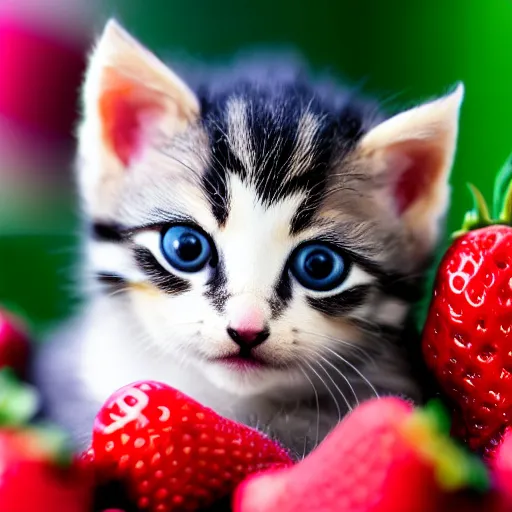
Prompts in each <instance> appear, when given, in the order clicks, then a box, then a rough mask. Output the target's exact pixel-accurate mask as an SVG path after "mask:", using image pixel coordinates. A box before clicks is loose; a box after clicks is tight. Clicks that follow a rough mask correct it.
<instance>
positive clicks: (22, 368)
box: [0, 309, 30, 376]
mask: <svg viewBox="0 0 512 512" xmlns="http://www.w3.org/2000/svg"><path fill="white" fill-rule="evenodd" d="M29 353H30V343H29V337H28V334H27V332H26V330H25V328H24V326H23V325H22V323H21V321H20V320H19V319H18V318H15V317H14V316H13V315H12V314H10V313H8V312H7V311H5V310H2V309H0V369H1V368H5V367H10V368H13V369H14V370H15V371H16V373H17V374H18V375H20V376H24V375H25V373H26V370H27V364H28V359H29Z"/></svg>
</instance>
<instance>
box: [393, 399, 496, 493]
mask: <svg viewBox="0 0 512 512" xmlns="http://www.w3.org/2000/svg"><path fill="white" fill-rule="evenodd" d="M401 432H402V435H404V437H405V438H406V439H407V440H408V441H409V443H410V444H411V446H412V447H413V448H414V450H415V451H416V452H417V453H418V454H419V456H420V457H422V458H423V459H424V460H425V461H427V462H428V463H429V464H431V465H432V466H433V468H434V474H435V478H436V480H437V483H438V485H439V486H440V487H441V489H444V490H445V491H450V492H451V491H458V490H461V489H473V490H476V491H479V492H485V491H487V490H488V489H489V488H490V476H489V473H488V470H487V468H486V466H485V464H484V463H483V462H482V461H481V460H480V459H479V458H478V457H476V456H475V455H473V454H471V453H470V452H468V451H466V450H465V449H464V448H463V447H462V446H459V445H457V444H456V443H455V441H454V440H453V439H452V438H451V437H450V435H449V432H450V419H449V416H448V413H447V412H446V409H445V408H444V406H443V405H442V404H441V402H440V401H438V400H432V401H431V402H429V403H428V404H427V405H426V406H425V407H424V408H423V409H417V410H415V411H414V412H413V413H412V414H411V415H410V416H409V417H408V419H407V420H406V421H405V422H404V424H403V425H402V427H401Z"/></svg>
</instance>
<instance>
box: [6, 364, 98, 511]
mask: <svg viewBox="0 0 512 512" xmlns="http://www.w3.org/2000/svg"><path fill="white" fill-rule="evenodd" d="M37 403H38V400H37V396H36V393H35V390H34V389H33V388H30V387H28V386H21V385H20V384H19V383H18V382H17V381H16V380H15V378H14V377H13V372H10V371H6V370H3V371H2V372H0V510H1V511H2V512H4V511H5V512H34V511H36V510H37V512H90V510H91V509H90V507H91V505H92V496H93V492H92V491H93V488H92V484H93V479H92V474H91V471H90V470H89V469H88V468H87V467H85V466H82V465H81V464H79V463H78V462H75V461H73V459H72V458H71V457H70V456H69V452H67V451H66V450H65V440H64V437H63V436H62V434H61V433H60V432H58V431H57V430H55V429H51V428H49V427H44V428H42V427H35V426H27V424H26V422H27V421H28V420H29V419H31V417H32V415H33V413H34V412H35V409H36V406H37Z"/></svg>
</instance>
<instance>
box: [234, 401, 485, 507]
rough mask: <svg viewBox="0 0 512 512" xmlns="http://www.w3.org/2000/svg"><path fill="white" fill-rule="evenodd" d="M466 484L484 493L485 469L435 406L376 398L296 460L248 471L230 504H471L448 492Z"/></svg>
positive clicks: (454, 505) (333, 505)
mask: <svg viewBox="0 0 512 512" xmlns="http://www.w3.org/2000/svg"><path fill="white" fill-rule="evenodd" d="M467 487H475V488H477V489H479V490H480V491H485V490H486V489H487V487H488V475H487V471H486V469H485V467H484V466H483V465H482V464H481V463H480V462H479V461H478V460H477V459H476V458H474V457H473V456H470V455H468V454H466V453H465V452H464V451H463V450H461V449H460V448H458V447H457V446H455V445H454V444H453V442H452V441H451V440H450V438H449V437H448V436H447V433H446V425H445V422H444V421H440V420H439V416H438V415H437V412H436V410H435V409H432V408H431V409H425V410H423V411H413V409H412V408H411V406H410V405H409V404H408V403H407V402H404V401H403V400H400V399H398V398H382V399H374V400H370V401H367V402H366V403H363V404H362V405H360V406H359V407H358V408H356V409H355V410H354V412H353V413H351V414H350V415H349V416H347V417H346V418H345V420H344V421H343V422H342V423H341V424H340V425H338V426H337V427H336V428H335V429H334V430H333V431H332V432H331V434H330V435H329V436H327V437H326V439H325V440H324V441H323V443H322V444H321V445H320V446H319V447H318V448H317V449H316V450H315V451H313V452H312V453H311V454H310V455H309V456H308V457H306V458H305V459H304V460H302V461H301V462H299V463H298V464H297V465H295V466H293V467H290V468H285V469H281V470H270V471H268V472H265V473H263V474H260V475H255V476H250V477H248V478H247V479H246V480H245V481H244V482H242V484H241V485H239V486H238V488H237V490H236V492H235V495H234V501H233V504H234V511H235V512H274V511H276V510H278V511H279V512H309V511H312V510H314V511H315V512H338V511H339V512H345V511H346V512H411V511H414V512H442V511H448V510H449V509H450V508H452V507H454V508H455V509H456V510H464V511H465V512H469V510H478V509H477V508H475V509H473V508H470V506H472V505H471V503H470V502H469V501H468V500H467V499H466V497H465V496H464V495H463V494H461V493H456V492H454V491H460V490H462V489H464V488H467ZM482 495H483V496H485V494H483V493H482ZM474 503H475V505H476V504H477V503H478V500H477V499H475V500H474ZM466 505H467V506H466ZM462 506H464V508H462ZM482 510H483V509H482Z"/></svg>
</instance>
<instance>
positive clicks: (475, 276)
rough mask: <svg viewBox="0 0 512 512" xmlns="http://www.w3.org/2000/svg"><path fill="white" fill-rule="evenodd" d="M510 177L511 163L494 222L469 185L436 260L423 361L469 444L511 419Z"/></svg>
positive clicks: (476, 445) (485, 442)
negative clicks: (461, 215)
mask: <svg viewBox="0 0 512 512" xmlns="http://www.w3.org/2000/svg"><path fill="white" fill-rule="evenodd" d="M511 178H512V166H508V167H507V166H506V167H504V169H503V171H502V172H501V173H500V182H501V186H497V187H496V190H497V192H496V194H495V196H496V197H495V215H496V217H497V219H498V220H496V221H493V220H491V218H490V215H489V212H488V210H487V206H486V204H485V201H484V199H483V197H482V196H481V194H480V193H479V192H478V191H477V190H476V189H474V188H472V192H473V194H474V198H475V204H476V208H475V210H473V211H472V212H469V213H468V214H467V216H466V219H465V226H464V229H463V230H462V231H461V232H459V233H458V234H457V235H458V236H457V237H456V239H455V241H454V242H453V243H452V245H451V247H450V248H449V249H448V251H447V252H446V254H445V256H444V258H443V260H442V262H441V264H440V266H439V269H438V272H437V276H436V281H435V284H434V294H433V299H432V302H431V304H430V309H429V313H428V317H427V320H426V324H425V328H424V333H423V353H424V357H425V359H426V362H427V364H428V366H429V367H430V369H431V370H432V372H433V373H434V375H435V377H436V378H437V380H438V381H439V384H440V386H441V388H442V389H443V391H444V392H445V393H446V395H447V396H448V397H449V398H450V399H451V400H452V401H453V403H454V404H455V406H456V407H455V408H456V410H455V418H454V419H455V422H456V424H457V425H456V429H457V433H458V434H459V435H461V436H462V437H463V438H465V440H466V441H468V443H469V445H470V447H471V448H473V449H482V450H483V449H485V448H486V447H487V449H488V450H489V449H490V448H489V447H491V448H492V446H494V445H495V444H496V443H497V439H499V437H500V431H501V429H503V427H505V426H507V425H511V422H512V227H510V224H511V221H512V180H511ZM505 184H506V185H507V186H508V188H507V194H506V196H505V200H504V206H503V208H502V212H501V214H500V215H499V216H498V215H497V211H498V210H499V208H498V204H499V202H500V201H499V200H498V199H497V198H498V196H499V195H500V194H499V191H500V189H502V188H504V186H505ZM507 224H508V225H507Z"/></svg>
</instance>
